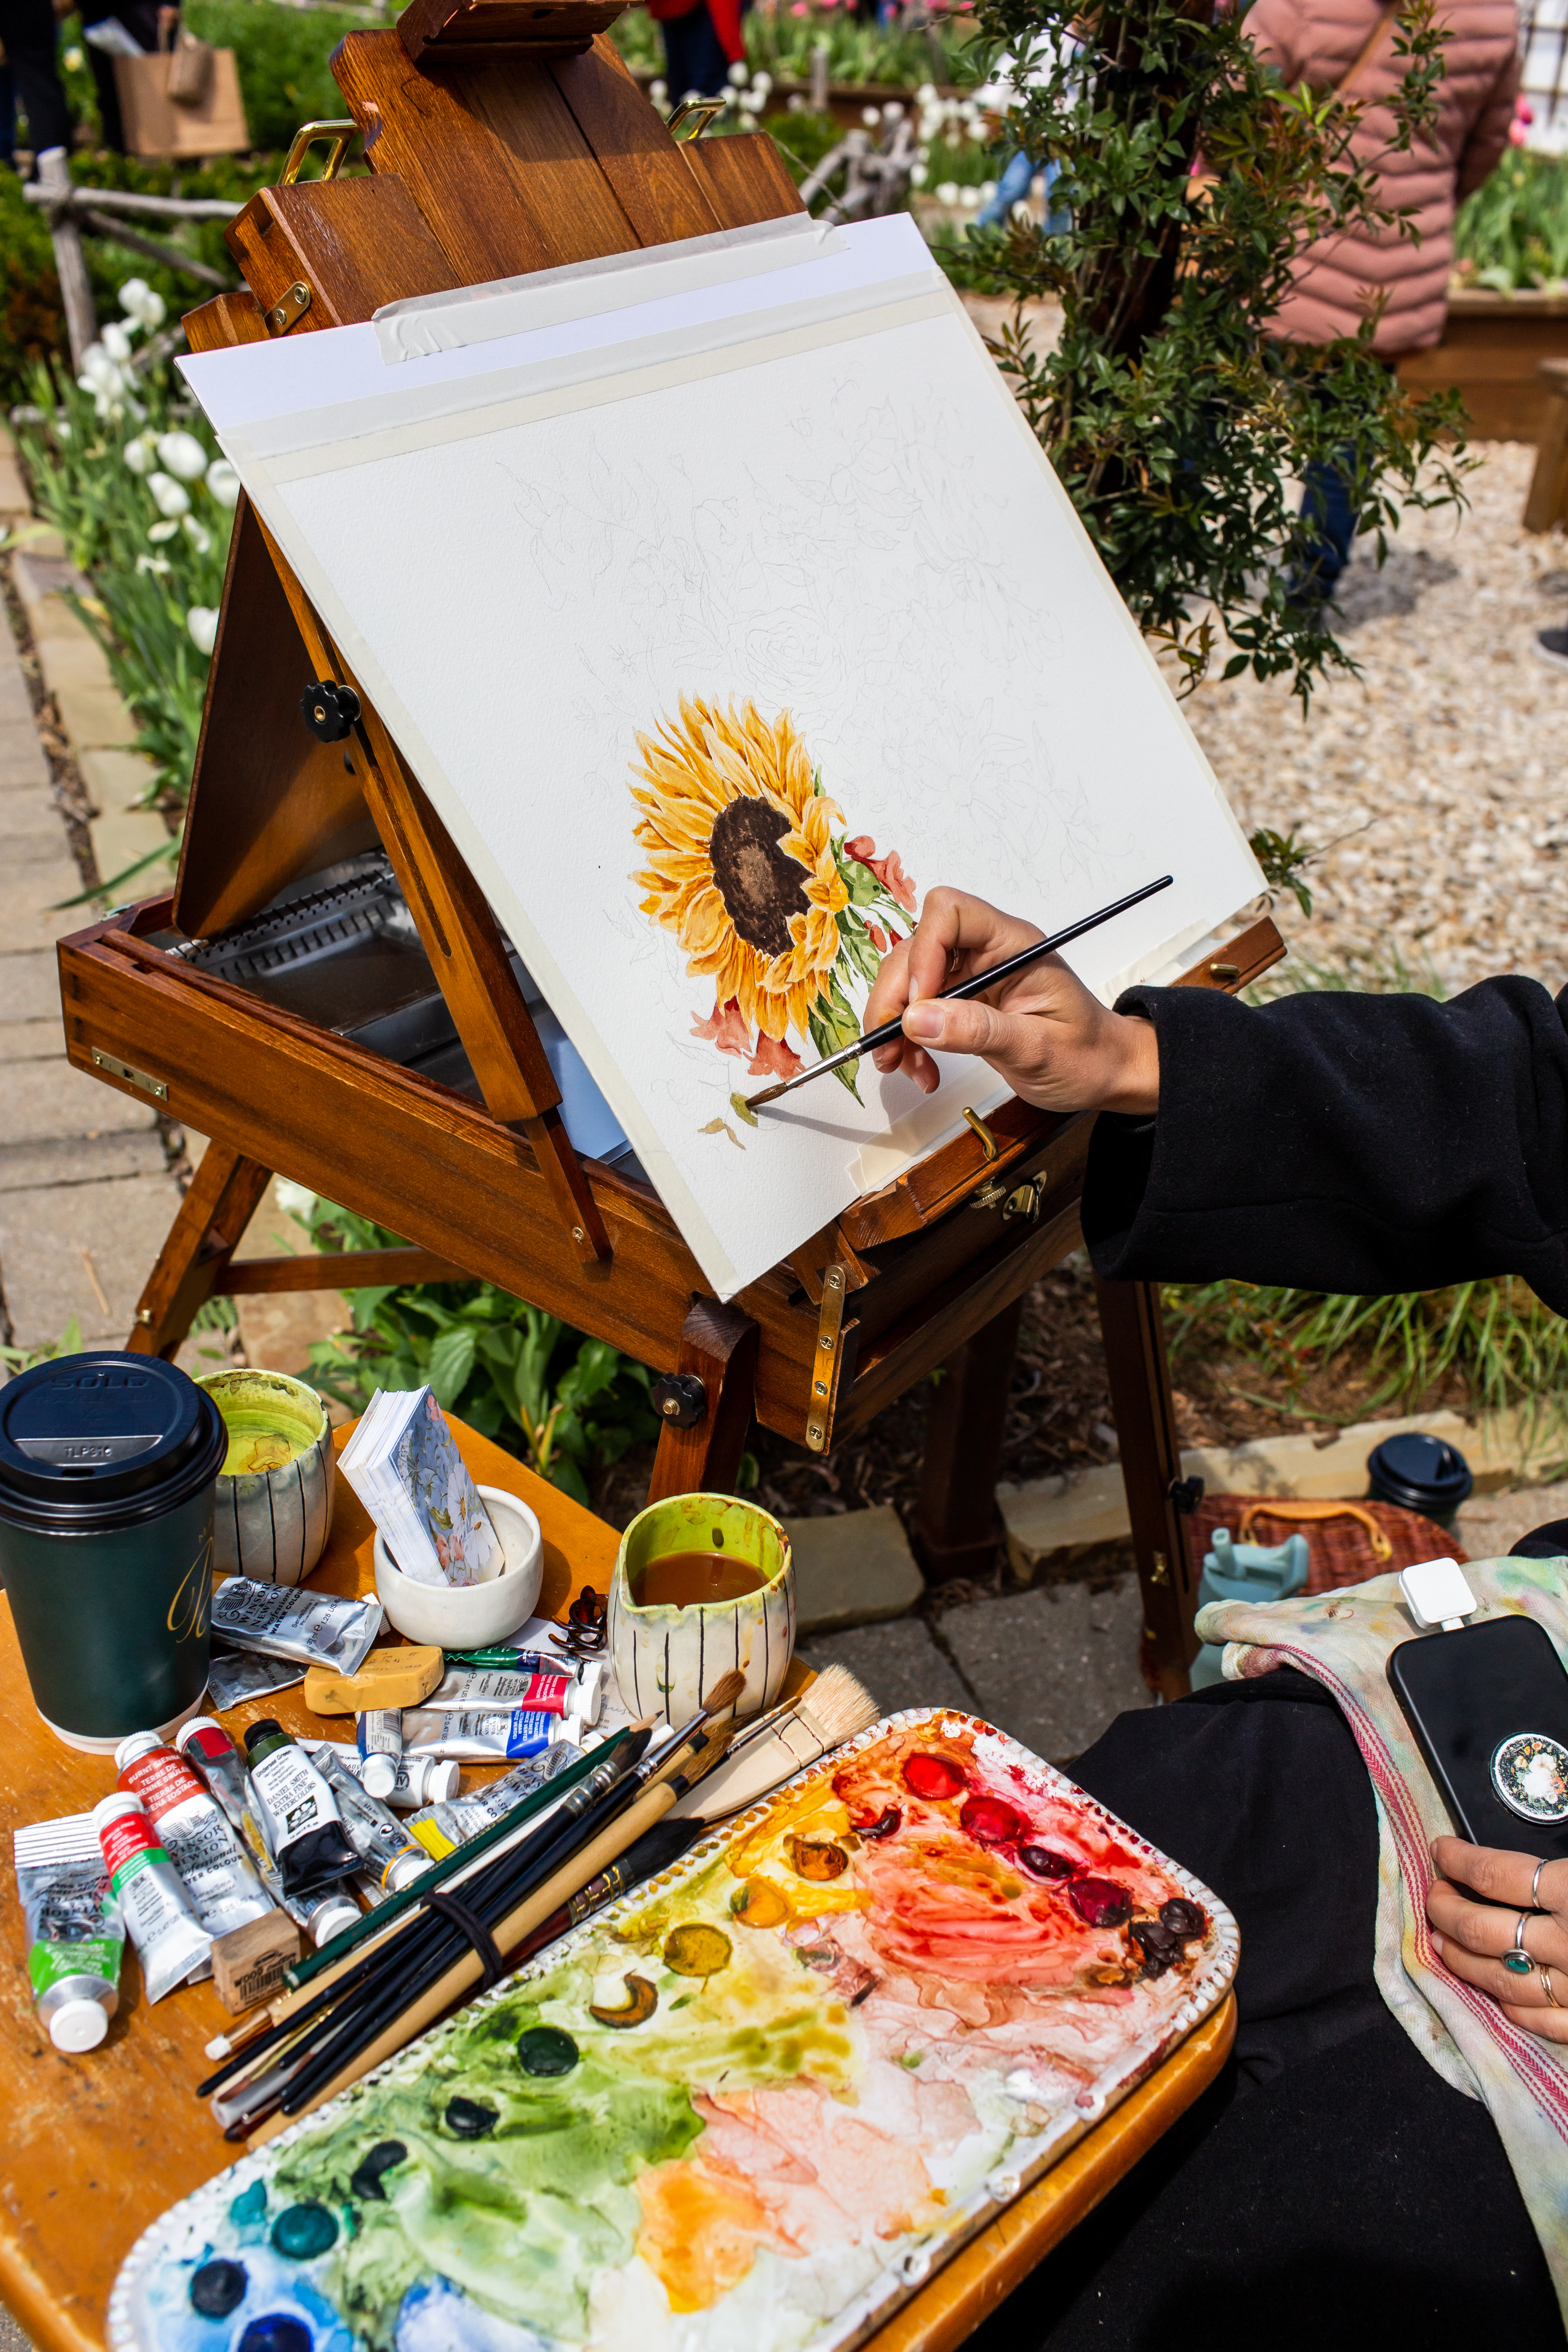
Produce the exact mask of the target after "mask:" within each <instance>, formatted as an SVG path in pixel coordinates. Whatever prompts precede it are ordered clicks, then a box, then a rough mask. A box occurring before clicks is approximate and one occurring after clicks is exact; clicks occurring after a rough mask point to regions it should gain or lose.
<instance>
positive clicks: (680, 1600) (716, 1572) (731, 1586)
mask: <svg viewBox="0 0 1568 2352" xmlns="http://www.w3.org/2000/svg"><path fill="white" fill-rule="evenodd" d="M766 1582H767V1578H766V1577H765V1576H764V1575H763V1573H762V1570H760V1569H756V1568H753V1567H752V1565H751V1563H750V1561H749V1560H744V1559H730V1558H729V1557H728V1555H727V1554H726V1553H724V1552H721V1551H670V1552H666V1553H664V1554H663V1556H662V1557H661V1558H660V1559H650V1560H649V1561H648V1562H647V1565H646V1566H645V1567H643V1568H640V1569H639V1570H637V1574H636V1576H635V1577H634V1579H633V1580H632V1589H633V1594H634V1597H635V1600H636V1603H637V1607H638V1608H639V1609H700V1608H703V1607H705V1606H706V1605H707V1603H708V1602H710V1601H739V1600H740V1599H741V1598H742V1596H743V1595H744V1594H745V1593H748V1592H760V1591H762V1589H763V1585H764V1584H765V1583H766Z"/></svg>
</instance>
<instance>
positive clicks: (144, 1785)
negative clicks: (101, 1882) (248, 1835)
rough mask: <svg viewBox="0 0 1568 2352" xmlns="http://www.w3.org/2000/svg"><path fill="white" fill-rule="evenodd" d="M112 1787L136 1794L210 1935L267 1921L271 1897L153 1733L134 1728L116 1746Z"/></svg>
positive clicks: (195, 1784) (200, 1790) (203, 1793)
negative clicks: (116, 1772) (116, 1776)
mask: <svg viewBox="0 0 1568 2352" xmlns="http://www.w3.org/2000/svg"><path fill="white" fill-rule="evenodd" d="M114 1761H115V1765H116V1767H117V1768H118V1770H119V1774H120V1778H119V1781H118V1783H117V1785H118V1786H119V1787H120V1788H121V1789H128V1790H130V1791H131V1794H132V1796H133V1797H140V1798H141V1800H142V1803H143V1804H144V1805H145V1806H146V1808H147V1812H148V1816H149V1818H150V1819H151V1821H152V1823H153V1828H154V1830H155V1831H156V1832H157V1833H158V1843H159V1844H160V1845H161V1846H162V1847H163V1851H164V1853H166V1854H167V1855H168V1857H169V1860H170V1861H171V1862H172V1863H173V1864H174V1868H175V1869H176V1870H177V1871H178V1872H179V1874H180V1881H181V1884H182V1885H183V1886H184V1890H185V1892H186V1894H187V1895H189V1896H190V1898H191V1901H192V1903H193V1904H194V1905H195V1913H196V1916H197V1918H198V1919H199V1920H200V1921H201V1923H202V1926H203V1927H205V1929H206V1931H207V1934H208V1935H209V1936H213V1937H218V1936H226V1935H227V1934H228V1932H229V1930H230V1928H231V1927H244V1926H245V1924H246V1922H247V1920H249V1919H261V1918H265V1916H267V1914H268V1911H270V1910H271V1909H272V1907H273V1905H272V1898H271V1896H270V1895H268V1892H267V1889H266V1888H265V1887H264V1886H263V1885H262V1884H261V1881H260V1879H259V1878H258V1876H257V1874H256V1872H255V1869H254V1867H253V1866H252V1864H251V1862H250V1860H249V1857H248V1856H247V1854H246V1853H245V1852H244V1851H243V1849H242V1848H241V1847H240V1846H239V1845H238V1844H237V1843H236V1840H235V1835H234V1832H233V1831H232V1830H231V1829H230V1827H229V1825H228V1822H227V1821H226V1818H225V1816H224V1813H223V1811H222V1809H221V1808H220V1807H219V1806H218V1805H217V1803H216V1801H214V1799H213V1798H212V1796H211V1795H209V1793H208V1791H207V1790H206V1789H205V1787H204V1785H203V1783H202V1782H201V1781H200V1780H197V1778H196V1776H195V1772H193V1771H192V1769H191V1768H190V1766H189V1764H187V1763H186V1761H185V1759H184V1757H183V1756H177V1755H176V1754H175V1752H174V1749H173V1748H165V1747H164V1745H163V1741H162V1740H161V1739H160V1738H159V1737H158V1735H157V1733H156V1732H155V1731H133V1732H132V1735H131V1737H130V1738H129V1739H122V1740H121V1743H120V1745H119V1747H118V1748H116V1749H115V1751H114Z"/></svg>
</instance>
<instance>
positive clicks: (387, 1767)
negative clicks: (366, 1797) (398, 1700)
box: [354, 1706, 403, 1803]
mask: <svg viewBox="0 0 1568 2352" xmlns="http://www.w3.org/2000/svg"><path fill="white" fill-rule="evenodd" d="M354 1734H355V1738H356V1739H357V1740H358V1743H359V1752H360V1754H361V1755H362V1756H363V1759H364V1769H363V1772H361V1773H360V1774H359V1775H358V1776H357V1777H358V1778H359V1779H360V1780H362V1781H363V1784H364V1786H365V1788H366V1789H367V1790H369V1792H370V1794H371V1795H372V1796H373V1797H379V1798H380V1799H381V1800H382V1802H383V1803H385V1801H386V1800H387V1798H388V1797H390V1796H391V1794H392V1792H393V1790H394V1789H395V1788H396V1786H397V1768H398V1766H399V1764H401V1762H402V1761H403V1709H402V1708H401V1707H400V1706H377V1707H372V1708H371V1709H370V1710H369V1712H368V1713H366V1714H364V1715H359V1716H356V1717H354Z"/></svg>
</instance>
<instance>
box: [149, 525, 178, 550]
mask: <svg viewBox="0 0 1568 2352" xmlns="http://www.w3.org/2000/svg"><path fill="white" fill-rule="evenodd" d="M179 535H180V526H179V524H178V523H177V522H155V523H154V524H153V527H152V529H151V530H149V531H148V533H147V536H148V538H149V539H150V540H151V541H152V542H153V546H154V547H163V546H164V545H166V543H167V542H168V541H170V540H171V539H178V537H179Z"/></svg>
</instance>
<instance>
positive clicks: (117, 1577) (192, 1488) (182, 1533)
mask: <svg viewBox="0 0 1568 2352" xmlns="http://www.w3.org/2000/svg"><path fill="white" fill-rule="evenodd" d="M226 1447H227V1437H226V1433H225V1430H224V1425H223V1422H222V1419H221V1417H220V1415H219V1413H218V1411H217V1407H216V1405H215V1404H214V1402H213V1401H212V1399H211V1398H210V1397H209V1396H206V1395H205V1394H204V1392H203V1391H201V1390H200V1389H199V1388H198V1387H197V1386H196V1384H195V1381H193V1380H191V1379H189V1378H188V1377H187V1376H186V1374H185V1373H184V1372H182V1371H181V1370H178V1368H177V1367H176V1366H175V1365H174V1364H165V1363H163V1362H162V1361H161V1360H159V1359H158V1358H157V1357H156V1356H132V1355H126V1354H121V1353H120V1352H119V1351H118V1350H111V1349H99V1350H94V1351H93V1352H92V1353H90V1354H87V1355H80V1356H57V1357H55V1358H54V1359H53V1360H51V1361H49V1362H47V1363H43V1364H35V1365H34V1366H33V1368H32V1370H30V1371H26V1372H22V1373H20V1374H18V1376H17V1378H16V1380H14V1381H10V1382H9V1384H8V1385H7V1386H6V1387H5V1388H4V1389H0V1574H3V1575H4V1580H5V1591H6V1594H7V1596H8V1598H9V1600H10V1603H11V1614H12V1617H13V1619H14V1620H15V1622H16V1639H17V1641H18V1643H19V1644H20V1646H21V1651H22V1663H23V1664H24V1665H25V1666H26V1670H27V1679H28V1681H29V1683H30V1684H31V1685H32V1690H33V1700H34V1704H35V1705H36V1706H37V1710H38V1712H39V1714H40V1715H41V1716H42V1717H43V1718H44V1720H45V1722H46V1723H47V1725H48V1727H49V1728H50V1730H51V1731H53V1732H55V1733H56V1734H57V1735H58V1738H61V1739H63V1740H65V1741H66V1742H67V1743H68V1745H69V1746H70V1747H72V1748H91V1749H98V1750H101V1751H107V1750H109V1749H111V1748H114V1747H115V1746H117V1745H118V1743H119V1742H120V1741H121V1739H123V1738H124V1737H125V1735H126V1733H127V1732H131V1731H142V1730H145V1729H148V1728H153V1729H156V1730H158V1731H159V1732H160V1733H163V1734H164V1735H166V1734H168V1733H169V1732H171V1731H173V1730H174V1729H175V1728H176V1727H178V1726H179V1725H180V1724H182V1723H184V1720H185V1719H186V1717H188V1716H191V1715H194V1714H195V1711H196V1708H197V1707H198V1706H199V1705H200V1704H201V1699H202V1694H203V1692H204V1691H205V1688H206V1678H207V1656H208V1651H209V1648H210V1643H211V1633H210V1624H211V1614H212V1550H213V1495H214V1490H215V1487H216V1480H217V1474H218V1470H219V1468H220V1466H221V1465H222V1463H223V1458H224V1454H225V1452H226Z"/></svg>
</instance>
